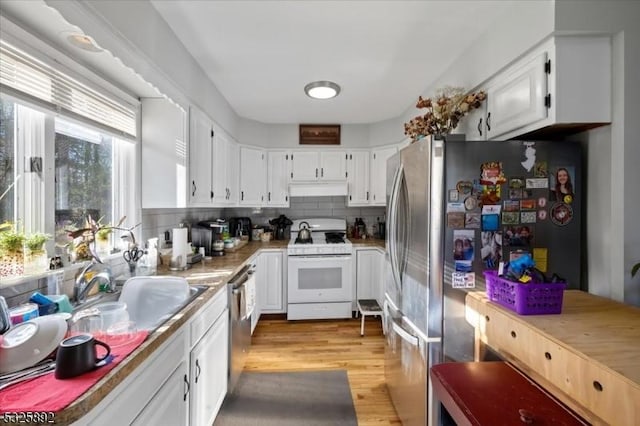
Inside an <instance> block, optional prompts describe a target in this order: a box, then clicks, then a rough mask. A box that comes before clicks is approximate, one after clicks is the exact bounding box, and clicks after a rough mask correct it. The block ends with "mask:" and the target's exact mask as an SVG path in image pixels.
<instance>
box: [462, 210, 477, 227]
mask: <svg viewBox="0 0 640 426" xmlns="http://www.w3.org/2000/svg"><path fill="white" fill-rule="evenodd" d="M464 227H465V228H470V229H478V228H480V213H465V215H464Z"/></svg>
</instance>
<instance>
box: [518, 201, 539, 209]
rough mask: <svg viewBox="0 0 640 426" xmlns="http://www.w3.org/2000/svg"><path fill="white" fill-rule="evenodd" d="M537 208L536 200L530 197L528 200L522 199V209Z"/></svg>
mask: <svg viewBox="0 0 640 426" xmlns="http://www.w3.org/2000/svg"><path fill="white" fill-rule="evenodd" d="M535 209H536V200H534V199H528V200H520V210H535Z"/></svg>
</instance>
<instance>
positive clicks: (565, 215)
mask: <svg viewBox="0 0 640 426" xmlns="http://www.w3.org/2000/svg"><path fill="white" fill-rule="evenodd" d="M572 219H573V209H572V208H571V206H570V205H569V204H564V203H556V204H554V205H553V207H551V222H553V223H554V224H555V225H558V226H565V225H567V224H568V223H569V222H571V220H572Z"/></svg>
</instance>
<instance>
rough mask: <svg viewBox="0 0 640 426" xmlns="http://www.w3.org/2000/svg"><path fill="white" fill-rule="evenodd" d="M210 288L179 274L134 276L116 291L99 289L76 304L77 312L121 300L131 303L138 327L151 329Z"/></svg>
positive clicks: (130, 315) (132, 318)
mask: <svg viewBox="0 0 640 426" xmlns="http://www.w3.org/2000/svg"><path fill="white" fill-rule="evenodd" d="M127 283H128V284H127ZM207 288H208V286H206V285H189V284H188V283H187V281H186V280H184V279H182V278H177V277H162V276H153V277H133V278H131V279H129V280H127V282H125V285H124V286H123V287H122V288H121V289H118V290H116V291H115V292H112V293H98V294H97V295H96V296H93V297H90V298H88V299H87V300H86V301H85V302H83V303H81V304H79V305H76V306H74V309H73V313H74V314H75V313H76V312H78V311H80V310H83V309H89V308H92V307H94V306H95V305H97V304H99V303H105V302H113V301H121V302H125V303H126V304H127V311H128V313H129V318H130V319H131V320H132V321H134V322H135V324H136V327H137V328H138V330H148V331H150V332H151V331H153V330H155V329H157V328H158V327H159V326H161V325H162V324H163V323H164V322H165V321H167V320H168V319H169V318H171V317H172V316H173V315H175V314H176V313H177V312H178V311H180V310H181V309H182V308H184V307H185V306H186V305H188V304H189V303H191V302H192V301H193V300H194V299H195V298H197V297H198V296H199V295H201V294H202V293H203V292H204V291H205V290H206V289H207Z"/></svg>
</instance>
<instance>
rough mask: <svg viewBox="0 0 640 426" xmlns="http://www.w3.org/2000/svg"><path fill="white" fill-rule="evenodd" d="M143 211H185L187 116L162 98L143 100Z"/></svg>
mask: <svg viewBox="0 0 640 426" xmlns="http://www.w3.org/2000/svg"><path fill="white" fill-rule="evenodd" d="M141 111H142V132H141V137H142V207H143V208H161V207H172V208H175V207H186V205H187V182H186V180H187V129H186V114H185V112H184V111H183V110H182V109H181V108H179V107H178V106H176V105H174V104H172V103H170V102H169V101H167V100H166V99H163V98H144V99H142V106H141Z"/></svg>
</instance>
